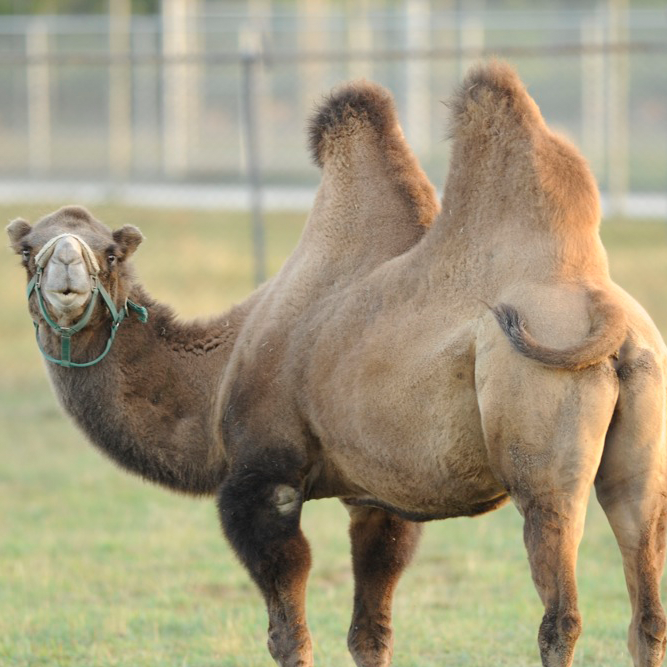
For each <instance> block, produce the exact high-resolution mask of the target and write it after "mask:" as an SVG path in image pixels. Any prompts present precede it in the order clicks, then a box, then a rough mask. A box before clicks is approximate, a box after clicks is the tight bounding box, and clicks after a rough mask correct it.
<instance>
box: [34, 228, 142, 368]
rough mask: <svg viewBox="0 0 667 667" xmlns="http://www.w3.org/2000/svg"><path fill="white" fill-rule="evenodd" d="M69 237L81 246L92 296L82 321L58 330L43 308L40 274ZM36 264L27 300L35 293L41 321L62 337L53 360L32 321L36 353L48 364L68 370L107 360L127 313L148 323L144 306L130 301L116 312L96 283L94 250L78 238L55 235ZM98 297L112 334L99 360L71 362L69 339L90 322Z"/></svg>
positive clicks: (105, 293)
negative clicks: (105, 311) (107, 311)
mask: <svg viewBox="0 0 667 667" xmlns="http://www.w3.org/2000/svg"><path fill="white" fill-rule="evenodd" d="M68 236H69V237H72V238H74V239H76V240H77V241H78V242H79V243H80V244H81V249H82V250H83V258H84V261H85V263H86V267H87V268H88V272H89V274H90V279H91V283H92V288H91V292H92V296H91V298H90V301H89V302H88V305H87V306H86V310H85V311H84V313H83V315H82V316H81V318H80V319H79V320H77V321H76V322H75V323H74V324H72V326H69V327H61V326H60V325H59V324H57V323H56V322H54V321H53V319H52V318H51V317H50V316H49V313H48V311H47V309H46V304H45V303H44V298H43V296H42V289H41V283H42V273H43V270H44V266H45V265H46V263H47V262H48V261H49V259H50V258H51V255H52V254H53V251H54V250H55V244H56V243H57V242H58V241H59V240H60V239H62V238H65V237H68ZM35 263H36V264H37V271H36V272H35V275H34V276H33V277H32V279H31V280H30V282H29V283H28V299H30V296H31V295H32V293H33V292H36V293H37V303H38V304H39V310H40V312H41V314H42V317H43V318H44V321H45V322H46V323H47V324H48V325H49V326H50V327H51V329H53V330H54V331H55V332H56V333H57V334H58V335H59V336H60V338H61V341H60V357H61V358H60V359H56V358H55V357H52V356H50V355H48V354H47V353H46V352H45V350H44V348H43V347H42V345H41V343H40V342H39V323H38V322H33V325H34V326H35V337H36V339H37V346H38V347H39V351H40V352H41V353H42V356H43V357H44V358H45V359H46V360H47V361H50V362H51V363H54V364H58V366H64V367H65V368H70V367H74V368H85V367H87V366H93V365H95V364H96V363H98V362H99V361H101V360H102V359H104V357H106V355H107V353H108V352H109V350H110V349H111V344H112V343H113V341H114V338H115V337H116V332H117V331H118V327H119V326H120V324H121V322H122V321H123V320H124V319H125V318H126V317H127V316H128V315H129V314H130V310H132V311H134V312H135V313H136V314H137V316H138V317H139V321H140V322H146V320H148V310H146V308H144V307H143V306H139V305H137V304H136V303H134V302H133V301H130V300H129V299H125V305H124V306H123V308H121V309H120V310H117V309H116V305H115V304H114V302H113V300H112V299H111V297H110V296H109V293H108V292H107V291H106V290H105V289H104V287H103V285H102V284H101V283H100V282H99V280H98V274H99V272H100V267H99V264H98V263H97V258H96V257H95V254H94V253H93V251H92V250H91V249H90V246H89V245H88V244H87V243H86V242H85V241H84V240H83V239H82V238H81V237H80V236H77V235H76V234H59V235H58V236H54V237H53V238H52V239H50V240H49V241H48V243H46V244H45V245H44V247H43V248H42V249H41V250H40V251H39V252H38V253H37V255H36V257H35ZM98 296H101V297H102V300H103V301H104V304H105V305H106V307H107V308H108V309H109V312H110V313H111V317H112V322H111V333H110V334H109V340H107V344H106V347H105V348H104V350H103V351H102V354H100V355H99V356H98V357H96V358H95V359H93V360H92V361H86V362H85V363H77V362H75V361H72V359H71V338H72V336H73V335H74V334H75V333H78V332H79V331H81V330H82V329H83V328H84V327H85V326H86V325H87V324H88V322H89V321H90V318H91V316H92V314H93V310H94V309H95V304H96V303H97V298H98Z"/></svg>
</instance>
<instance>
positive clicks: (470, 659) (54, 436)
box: [0, 206, 667, 667]
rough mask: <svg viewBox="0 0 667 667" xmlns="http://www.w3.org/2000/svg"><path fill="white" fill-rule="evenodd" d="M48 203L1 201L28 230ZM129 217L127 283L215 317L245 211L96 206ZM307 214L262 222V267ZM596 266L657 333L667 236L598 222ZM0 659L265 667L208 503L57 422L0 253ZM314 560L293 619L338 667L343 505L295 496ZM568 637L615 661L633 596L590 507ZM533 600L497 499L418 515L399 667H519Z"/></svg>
mask: <svg viewBox="0 0 667 667" xmlns="http://www.w3.org/2000/svg"><path fill="white" fill-rule="evenodd" d="M48 210H49V209H48V208H44V207H40V208H38V207H34V206H33V207H30V206H26V207H20V208H12V209H9V208H0V219H4V220H6V221H8V220H9V219H11V218H13V217H15V216H17V215H23V216H24V217H27V218H29V219H35V218H36V217H38V216H39V215H41V214H42V213H45V212H47V211H48ZM95 212H96V214H97V215H98V216H99V217H100V218H101V219H103V220H105V221H106V222H107V223H108V224H109V225H111V226H114V227H115V226H120V225H121V224H124V223H132V224H136V225H138V226H139V227H141V229H142V230H143V231H144V233H145V235H146V241H145V243H144V245H143V246H142V248H140V250H139V252H138V254H137V256H136V264H137V266H138V271H139V274H140V276H141V279H142V281H143V283H144V284H145V285H146V287H147V288H148V289H149V290H150V291H151V292H152V293H153V294H155V295H156V296H157V297H159V298H161V299H163V300H165V301H168V302H170V303H172V304H173V305H174V306H175V307H176V308H177V310H178V311H179V312H181V313H182V314H183V315H188V316H189V315H195V314H205V313H212V312H215V311H216V310H221V309H223V308H225V307H226V306H228V305H229V304H231V303H232V302H235V301H239V300H241V299H242V298H243V297H244V295H245V294H247V293H248V292H249V291H250V290H251V277H250V276H251V247H250V232H249V228H248V221H247V218H246V216H244V215H241V214H239V215H226V216H224V217H222V216H220V215H219V214H213V213H209V212H188V211H148V210H139V209H136V210H135V209H119V208H98V209H97V210H96V211H95ZM304 219H305V216H304V215H303V214H294V215H286V214H283V215H280V216H273V217H271V218H270V219H269V221H268V243H267V245H268V248H269V254H270V264H271V271H272V272H273V271H275V270H276V269H277V268H278V266H279V265H280V264H281V262H282V261H283V259H284V258H285V257H286V256H287V254H288V253H289V251H290V250H291V249H292V248H293V247H294V244H295V243H296V240H297V238H298V235H299V233H300V230H301V226H302V224H303V222H304ZM603 235H604V238H605V241H606V243H607V246H608V249H609V252H610V257H611V266H612V274H613V275H614V277H615V278H616V279H617V281H618V282H620V283H621V284H623V285H624V286H626V287H627V288H628V289H629V291H630V292H631V293H633V294H634V295H635V296H637V297H638V298H639V300H640V301H641V302H642V303H643V304H644V305H645V307H646V308H647V310H648V311H649V312H650V313H651V315H652V316H653V317H654V318H655V320H656V322H657V323H658V326H659V327H660V328H661V330H662V331H663V333H665V332H667V305H666V302H667V299H666V297H667V287H666V281H665V278H666V277H667V275H666V271H665V267H666V266H667V227H665V226H664V224H662V223H658V222H642V221H634V222H632V223H629V222H622V221H616V222H614V221H612V222H607V223H605V224H604V225H603ZM0 277H1V278H2V282H3V285H4V286H5V287H3V289H2V291H1V292H0V298H1V302H0V306H1V308H2V310H1V312H2V317H1V318H0V336H1V343H2V344H1V345H0V368H2V374H1V376H0V395H1V402H0V415H1V417H0V418H1V423H0V665H1V666H2V667H5V666H8V667H28V666H30V667H37V666H40V667H41V666H44V667H46V666H48V667H55V666H57V667H108V666H109V667H110V666H114V667H116V666H118V667H120V666H123V667H158V666H159V667H209V666H210V667H212V666H214V665H215V666H216V667H231V666H239V667H240V666H243V667H262V666H266V667H268V666H269V665H272V664H273V663H272V661H271V659H270V657H269V655H268V652H267V651H266V649H265V627H266V617H265V611H264V608H263V604H262V602H261V600H260V597H259V594H258V593H257V592H256V591H255V589H254V588H253V586H252V584H251V583H250V581H249V578H248V577H247V576H246V574H245V572H244V571H243V570H242V569H241V567H240V566H239V565H238V564H237V563H236V561H235V559H234V557H233V555H232V553H231V550H230V549H229V548H228V547H227V545H226V544H225V543H224V541H223V539H222V537H221V533H220V529H219V527H218V521H217V517H216V512H215V508H214V504H213V503H212V502H211V501H202V500H193V499H190V498H186V497H182V496H178V495H174V494H170V493H168V492H166V491H164V490H162V489H159V488H156V487H153V486H151V485H149V484H146V483H144V482H142V481H140V480H139V479H136V478H133V477H130V476H128V475H127V474H125V473H121V472H120V471H119V470H118V469H117V468H115V467H114V466H113V465H112V464H110V463H109V462H108V461H107V460H105V459H104V458H103V457H102V456H101V455H100V454H99V453H97V452H96V451H94V450H93V448H92V447H90V446H89V445H88V444H87V443H86V442H85V441H84V439H83V438H82V436H81V435H79V433H78V432H77V430H76V429H75V428H74V427H73V426H72V424H71V423H70V422H69V421H68V420H67V419H66V418H65V417H64V416H63V415H62V414H61V412H60V410H59V408H58V406H57V404H56V401H55V399H54V398H53V396H52V394H51V391H50V387H49V385H48V381H47V380H46V377H45V372H44V369H43V366H42V362H41V360H40V357H39V354H38V351H37V348H36V346H35V343H34V338H33V334H32V326H31V325H30V321H29V318H28V315H27V312H26V306H25V303H24V298H25V297H24V283H25V280H24V277H23V275H22V270H20V268H19V266H18V259H17V258H15V257H14V256H13V255H12V254H11V253H10V252H9V251H8V250H5V251H4V252H3V253H0ZM304 529H305V532H306V534H307V535H308V536H309V538H310V539H311V543H312V547H313V555H314V567H313V572H312V576H311V579H310V586H309V594H308V595H309V622H310V626H311V631H312V633H313V637H314V648H315V659H316V664H317V665H318V667H351V666H352V661H351V658H350V657H349V656H348V654H347V651H346V646H345V637H346V632H347V625H348V621H349V615H350V611H351V598H352V580H351V574H350V567H349V556H348V544H347V536H346V530H347V521H346V513H345V511H344V510H343V509H342V508H341V507H340V506H339V505H338V503H337V502H335V501H320V502H318V503H309V504H308V505H307V506H306V508H305V511H304ZM578 572H579V582H580V592H581V608H582V612H583V615H584V625H585V627H584V635H583V636H582V638H581V640H580V641H579V644H578V650H577V657H576V659H575V665H577V666H578V667H583V666H584V665H585V666H586V667H595V666H599V667H602V666H604V667H615V666H617V665H624V666H627V665H630V664H631V661H630V658H629V655H628V654H627V651H626V649H625V635H626V627H627V624H628V622H629V616H630V614H629V603H628V601H627V595H626V592H625V584H624V581H623V578H622V573H621V565H620V558H619V556H618V552H617V548H616V545H615V542H614V540H613V538H612V536H611V532H610V530H609V528H608V527H607V524H606V522H605V520H604V516H603V515H602V513H601V511H600V509H599V507H598V506H597V503H596V502H595V501H594V500H593V501H592V503H591V507H590V511H589V516H588V521H587V529H586V535H585V538H584V542H583V544H582V548H581V551H580V562H579V569H578ZM540 618H541V606H540V604H539V601H538V598H537V594H536V593H535V591H534V589H533V586H532V582H531V578H530V573H529V570H528V565H527V561H526V557H525V552H524V548H523V543H522V527H521V521H520V518H519V516H518V514H517V512H516V511H515V510H514V508H513V507H511V506H509V507H506V508H504V509H502V510H500V511H498V512H495V513H493V514H491V515H487V516H484V517H480V518H478V519H474V520H471V519H460V520H450V521H446V522H439V523H433V524H429V525H428V526H427V527H426V530H425V537H424V541H423V544H422V548H421V550H420V552H419V556H418V558H417V559H416V562H415V564H414V565H413V566H412V567H411V568H410V570H409V572H408V573H407V574H406V576H405V577H404V579H403V580H402V582H401V585H400V588H399V590H398V593H397V597H396V603H395V625H396V651H395V659H394V665H395V667H415V666H418V667H435V665H438V666H439V667H442V666H447V667H458V666H465V667H488V665H494V666H495V667H502V666H508V667H509V666H512V667H522V666H527V665H536V664H537V663H538V662H539V658H538V652H537V645H536V635H537V627H538V625H539V621H540Z"/></svg>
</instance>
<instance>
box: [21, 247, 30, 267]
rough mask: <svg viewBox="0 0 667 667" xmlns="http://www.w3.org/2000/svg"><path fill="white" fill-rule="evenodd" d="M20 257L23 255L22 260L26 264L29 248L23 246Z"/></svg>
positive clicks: (28, 257)
mask: <svg viewBox="0 0 667 667" xmlns="http://www.w3.org/2000/svg"><path fill="white" fill-rule="evenodd" d="M21 257H23V261H24V262H26V264H27V263H28V262H29V261H30V248H23V250H22V251H21Z"/></svg>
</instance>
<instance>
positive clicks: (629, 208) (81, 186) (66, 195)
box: [0, 181, 667, 222]
mask: <svg viewBox="0 0 667 667" xmlns="http://www.w3.org/2000/svg"><path fill="white" fill-rule="evenodd" d="M314 198H315V188H311V187H279V186H266V187H265V188H264V189H263V191H262V208H263V209H264V210H267V211H307V210H308V209H310V207H311V206H312V204H313V200H314ZM27 201H29V202H36V203H41V202H44V203H52V202H72V203H74V202H76V203H81V204H86V205H89V206H94V205H95V204H101V203H108V202H114V203H117V204H122V205H125V206H150V207H156V208H163V207H168V208H195V209H197V208H198V209H209V210H223V211H239V210H240V211H249V210H250V207H251V195H250V190H249V188H247V187H244V186H242V185H182V184H174V183H156V184H140V185H132V184H123V185H114V184H110V183H72V182H64V181H63V182H57V181H44V182H39V181H0V202H1V203H4V204H9V203H13V202H16V203H23V202H27ZM602 208H603V212H604V214H605V215H610V214H611V213H612V211H611V210H610V205H609V199H608V197H606V196H605V195H604V194H603V195H602ZM620 212H622V213H625V214H626V215H628V216H630V217H646V218H656V219H662V220H664V221H665V222H667V193H665V194H660V193H654V194H649V193H647V194H640V193H635V194H630V195H628V197H627V198H626V200H625V202H624V204H623V207H622V209H621V211H620Z"/></svg>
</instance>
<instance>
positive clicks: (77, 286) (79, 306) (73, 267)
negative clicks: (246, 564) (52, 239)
mask: <svg viewBox="0 0 667 667" xmlns="http://www.w3.org/2000/svg"><path fill="white" fill-rule="evenodd" d="M52 247H53V254H52V255H51V257H50V259H48V260H47V261H46V264H45V265H44V267H43V273H42V283H41V287H42V293H43V294H44V297H45V298H46V300H47V302H48V305H49V308H50V310H51V311H52V312H53V315H54V316H55V319H56V321H57V322H58V323H59V324H60V325H61V326H68V325H71V324H72V323H73V322H74V321H75V320H76V319H77V318H78V317H79V316H80V315H81V314H82V313H83V311H84V308H85V307H86V306H87V305H88V302H89V301H90V299H91V298H92V287H93V276H92V275H91V273H90V271H89V269H88V266H87V262H86V258H85V257H84V250H83V248H84V246H83V245H82V243H81V242H80V241H79V240H78V239H77V238H76V237H74V236H65V237H62V238H60V239H59V240H58V241H57V242H56V243H55V244H54V245H53V246H52Z"/></svg>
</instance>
